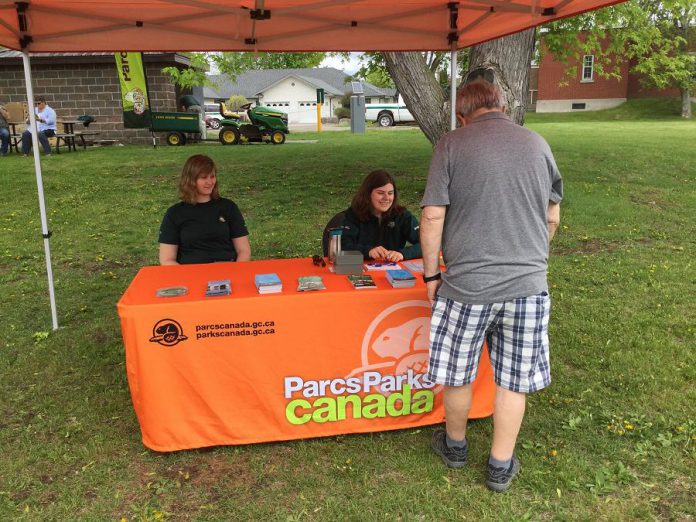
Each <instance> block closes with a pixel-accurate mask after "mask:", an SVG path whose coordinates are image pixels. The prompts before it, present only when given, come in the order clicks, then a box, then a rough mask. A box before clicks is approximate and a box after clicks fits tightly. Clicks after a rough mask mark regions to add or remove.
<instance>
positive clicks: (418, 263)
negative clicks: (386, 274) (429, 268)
mask: <svg viewBox="0 0 696 522" xmlns="http://www.w3.org/2000/svg"><path fill="white" fill-rule="evenodd" d="M401 264H402V265H403V267H404V268H407V269H409V270H410V271H411V272H416V273H417V274H422V273H423V260H422V259H411V260H410V261H402V262H401Z"/></svg>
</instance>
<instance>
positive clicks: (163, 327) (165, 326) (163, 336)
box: [150, 319, 188, 346]
mask: <svg viewBox="0 0 696 522" xmlns="http://www.w3.org/2000/svg"><path fill="white" fill-rule="evenodd" d="M186 339H188V337H186V336H185V335H184V329H183V328H182V327H181V325H180V324H179V323H177V322H176V321H175V320H174V319H160V320H159V321H157V323H155V326H154V327H153V328H152V337H150V342H151V343H159V344H161V345H162V346H176V345H177V344H179V343H180V342H181V341H185V340H186Z"/></svg>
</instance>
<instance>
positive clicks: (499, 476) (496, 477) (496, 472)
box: [486, 455, 520, 493]
mask: <svg viewBox="0 0 696 522" xmlns="http://www.w3.org/2000/svg"><path fill="white" fill-rule="evenodd" d="M519 471H520V461H519V460H518V459H517V457H516V456H515V455H513V456H512V462H511V463H510V467H509V468H495V467H493V466H491V465H490V464H489V465H488V480H486V487H487V488H488V489H490V490H491V491H495V492H497V493H502V492H503V491H505V490H507V489H508V488H509V487H510V484H511V483H512V479H514V478H515V476H516V475H517V473H519Z"/></svg>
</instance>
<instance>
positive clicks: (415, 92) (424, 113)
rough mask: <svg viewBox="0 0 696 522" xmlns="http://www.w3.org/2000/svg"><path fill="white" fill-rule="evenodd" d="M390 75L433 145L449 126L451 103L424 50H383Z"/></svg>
mask: <svg viewBox="0 0 696 522" xmlns="http://www.w3.org/2000/svg"><path fill="white" fill-rule="evenodd" d="M383 54H384V60H385V62H386V64H387V70H388V71H389V76H391V78H392V80H394V85H396V89H397V90H398V91H399V93H400V94H401V96H403V98H404V101H405V102H406V106H407V107H408V110H409V111H410V112H411V114H413V117H414V118H415V119H416V121H417V122H418V125H419V126H420V128H421V130H422V131H423V134H425V136H426V137H427V138H428V139H429V140H430V142H431V143H432V144H433V145H434V144H436V143H437V141H438V140H439V139H440V137H441V136H442V135H443V134H444V133H446V132H447V131H448V130H449V103H446V102H447V100H446V99H445V95H444V93H443V92H442V87H440V84H439V83H438V82H437V80H436V79H435V75H434V74H433V73H432V71H431V70H430V68H429V67H428V64H427V63H426V61H425V58H424V57H423V54H422V53H383Z"/></svg>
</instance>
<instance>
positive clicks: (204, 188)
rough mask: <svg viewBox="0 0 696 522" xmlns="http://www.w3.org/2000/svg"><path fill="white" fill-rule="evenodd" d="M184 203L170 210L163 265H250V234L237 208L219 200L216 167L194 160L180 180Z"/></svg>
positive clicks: (163, 234) (162, 248) (196, 157)
mask: <svg viewBox="0 0 696 522" xmlns="http://www.w3.org/2000/svg"><path fill="white" fill-rule="evenodd" d="M179 198H180V199H181V201H180V202H179V203H177V204H175V205H173V206H171V207H169V209H168V210H167V212H166V213H165V214H164V219H163V220H162V225H161V227H160V233H159V244H160V245H159V261H160V264H161V265H178V264H191V263H214V262H216V261H249V260H250V259H251V246H250V245H249V231H248V230H247V228H246V224H245V223H244V218H243V217H242V213H241V212H240V211H239V207H237V205H236V204H235V203H234V202H233V201H231V200H229V199H226V198H222V197H220V193H219V190H218V181H217V167H216V166H215V162H214V161H213V160H212V159H211V158H209V157H208V156H204V155H202V154H196V155H194V156H191V157H190V158H189V159H188V160H187V161H186V163H185V164H184V168H183V170H182V172H181V179H180V180H179Z"/></svg>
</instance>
